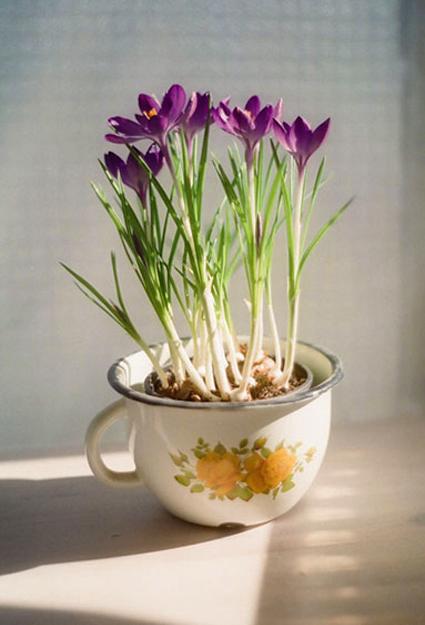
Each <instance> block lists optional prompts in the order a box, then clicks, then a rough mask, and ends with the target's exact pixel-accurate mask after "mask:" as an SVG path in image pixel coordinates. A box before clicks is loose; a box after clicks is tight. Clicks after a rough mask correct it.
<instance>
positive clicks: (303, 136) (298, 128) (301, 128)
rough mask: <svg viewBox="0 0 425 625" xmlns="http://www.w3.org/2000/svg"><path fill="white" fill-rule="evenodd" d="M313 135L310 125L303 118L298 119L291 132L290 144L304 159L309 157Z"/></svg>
mask: <svg viewBox="0 0 425 625" xmlns="http://www.w3.org/2000/svg"><path fill="white" fill-rule="evenodd" d="M311 135H312V132H311V128H310V125H309V123H308V122H307V121H306V120H305V119H304V118H303V117H297V118H296V120H295V121H294V123H293V124H292V126H291V130H290V131H289V142H290V143H291V144H292V146H293V149H294V150H295V151H296V152H297V154H299V155H300V156H301V157H302V158H304V157H306V156H308V153H309V149H310V141H311Z"/></svg>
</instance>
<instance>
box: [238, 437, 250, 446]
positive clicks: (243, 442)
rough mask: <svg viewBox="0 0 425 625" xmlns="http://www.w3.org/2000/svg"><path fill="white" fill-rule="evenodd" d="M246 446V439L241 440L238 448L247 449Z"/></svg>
mask: <svg viewBox="0 0 425 625" xmlns="http://www.w3.org/2000/svg"><path fill="white" fill-rule="evenodd" d="M247 446H248V439H247V438H243V439H242V440H241V442H240V443H239V447H240V448H242V447H247Z"/></svg>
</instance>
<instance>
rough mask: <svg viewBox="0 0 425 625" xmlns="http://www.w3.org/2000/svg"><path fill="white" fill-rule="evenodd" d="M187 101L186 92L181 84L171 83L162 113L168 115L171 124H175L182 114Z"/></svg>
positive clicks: (163, 103) (163, 102)
mask: <svg viewBox="0 0 425 625" xmlns="http://www.w3.org/2000/svg"><path fill="white" fill-rule="evenodd" d="M185 102H186V93H185V90H184V89H183V87H182V86H181V85H177V84H176V85H171V87H170V88H169V89H168V91H167V93H166V94H165V96H164V98H163V100H162V105H161V109H160V110H161V114H162V115H166V116H167V117H168V119H169V122H170V124H173V123H174V122H175V121H176V120H177V119H178V118H179V116H180V115H181V113H182V111H183V108H184V105H185Z"/></svg>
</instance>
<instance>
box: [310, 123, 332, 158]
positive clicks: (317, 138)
mask: <svg viewBox="0 0 425 625" xmlns="http://www.w3.org/2000/svg"><path fill="white" fill-rule="evenodd" d="M330 123H331V118H330V117H328V118H327V119H325V121H324V122H322V123H321V124H319V126H317V128H316V130H315V131H314V132H313V136H312V140H311V143H310V153H311V154H313V152H315V151H316V150H317V149H318V148H319V147H320V146H321V145H322V143H323V141H324V140H325V139H326V137H327V134H328V132H329V126H330Z"/></svg>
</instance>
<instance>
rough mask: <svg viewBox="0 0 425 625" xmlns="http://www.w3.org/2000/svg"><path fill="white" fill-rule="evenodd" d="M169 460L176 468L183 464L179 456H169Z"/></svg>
mask: <svg viewBox="0 0 425 625" xmlns="http://www.w3.org/2000/svg"><path fill="white" fill-rule="evenodd" d="M170 458H171V460H172V461H173V462H174V464H175V465H176V466H177V467H181V465H182V464H183V461H182V459H181V458H180V456H176V455H175V454H170Z"/></svg>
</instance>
